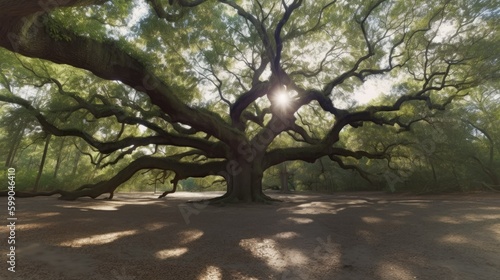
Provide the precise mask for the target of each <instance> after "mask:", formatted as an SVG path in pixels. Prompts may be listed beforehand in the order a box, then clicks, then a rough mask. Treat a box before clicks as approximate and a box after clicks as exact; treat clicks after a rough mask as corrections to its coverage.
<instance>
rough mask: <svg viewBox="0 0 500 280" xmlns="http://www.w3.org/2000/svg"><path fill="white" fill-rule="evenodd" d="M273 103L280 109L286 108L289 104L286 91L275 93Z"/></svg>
mask: <svg viewBox="0 0 500 280" xmlns="http://www.w3.org/2000/svg"><path fill="white" fill-rule="evenodd" d="M275 102H276V104H277V105H278V106H280V107H286V106H288V104H290V96H289V94H288V93H287V92H286V91H279V92H277V93H276V96H275Z"/></svg>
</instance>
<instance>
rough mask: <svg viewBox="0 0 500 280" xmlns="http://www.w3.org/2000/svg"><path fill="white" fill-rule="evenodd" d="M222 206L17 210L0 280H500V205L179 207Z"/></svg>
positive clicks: (447, 199)
mask: <svg viewBox="0 0 500 280" xmlns="http://www.w3.org/2000/svg"><path fill="white" fill-rule="evenodd" d="M217 195H220V193H204V194H199V193H198V194H196V193H176V194H174V195H172V196H171V197H167V198H166V199H164V200H158V199H156V196H155V195H153V194H137V193H132V194H117V195H116V196H115V198H116V199H114V200H113V201H104V200H91V199H81V200H79V201H74V202H67V201H59V200H57V199H56V197H39V198H29V199H18V200H17V201H16V203H17V205H16V206H17V209H16V217H17V218H18V220H17V221H16V231H15V240H16V251H15V254H16V267H15V270H16V272H15V273H12V272H9V271H7V267H8V264H7V263H6V260H7V256H6V254H7V253H8V252H7V248H8V246H9V245H8V244H7V238H6V237H7V236H8V234H9V232H8V227H7V226H2V227H1V230H0V233H1V235H2V236H3V238H2V239H1V243H0V251H1V255H2V256H3V257H2V262H1V263H2V267H1V271H0V278H1V279H26V280H31V279H33V280H34V279H37V280H45V279H47V280H57V279H61V280H72V279H75V280H77V279H82V280H83V279H85V280H87V279H90V280H93V279H96V280H104V279H111V280H132V279H136V280H142V279H174V280H178V279H280V280H285V279H286V280H291V279H474V280H478V279H485V280H492V279H500V278H499V277H500V194H468V195H463V194H462V195H454V194H452V195H432V196H409V195H387V194H383V193H342V194H335V195H318V194H287V195H281V194H274V195H273V196H274V197H278V198H281V199H283V200H284V202H282V203H276V204H272V205H226V206H224V207H216V206H207V205H206V204H202V203H194V204H186V201H188V200H192V199H195V200H197V199H200V198H202V197H212V196H217ZM0 200H2V203H1V208H0V209H4V210H1V212H0V217H1V219H2V221H4V223H5V225H7V224H8V222H7V219H6V218H7V211H6V198H5V197H3V198H0Z"/></svg>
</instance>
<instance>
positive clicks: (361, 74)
mask: <svg viewBox="0 0 500 280" xmlns="http://www.w3.org/2000/svg"><path fill="white" fill-rule="evenodd" d="M496 24H498V3H496V1H481V0H476V1H445V0H438V1H419V0H412V1H396V0H393V1H390V0H386V1H384V0H376V1H375V0H374V1H364V0H363V1H361V0H359V1H323V0H321V1H302V0H294V1H286V0H282V1H228V0H219V1H215V0H214V1H205V0H171V1H162V0H147V1H146V0H137V1H103V0H59V1H55V0H45V1H12V0H0V46H1V47H3V48H5V49H7V50H9V51H11V52H14V53H18V54H21V55H23V56H27V57H32V58H39V59H42V60H44V61H50V62H52V63H57V64H67V65H70V66H72V67H75V68H79V69H83V70H88V71H89V72H87V74H86V75H88V77H89V78H88V79H87V80H86V79H82V80H83V81H86V82H87V83H88V84H85V83H80V84H78V83H76V82H74V83H69V82H68V83H66V82H63V80H64V78H63V77H62V76H64V74H63V73H60V72H59V74H58V75H57V73H56V72H57V71H52V72H51V71H49V70H46V71H39V70H36V69H34V68H30V67H29V66H26V67H27V69H30V71H31V72H32V74H33V75H34V76H35V77H36V78H37V79H38V80H39V81H40V82H42V83H43V84H44V85H49V87H50V88H52V89H54V90H56V91H57V92H58V94H59V96H62V97H64V98H65V100H66V101H64V102H62V103H58V106H56V107H58V108H57V109H54V106H52V107H51V108H48V107H47V108H45V109H44V108H42V107H40V106H34V105H33V103H32V102H31V101H30V100H29V98H27V97H24V98H23V97H21V96H19V95H16V94H15V91H7V92H5V91H3V92H2V94H1V95H0V100H1V101H4V102H10V103H14V104H18V105H20V106H22V107H23V108H24V109H25V110H27V111H29V112H30V113H31V114H32V115H33V116H35V117H36V119H37V121H38V122H39V123H40V125H41V126H42V128H43V130H45V131H46V132H47V133H49V134H52V135H55V136H64V137H78V138H81V139H83V140H84V141H86V142H87V143H88V144H89V145H91V146H92V147H94V148H95V149H97V150H98V151H99V152H100V153H102V154H104V155H109V154H113V155H114V158H113V160H112V161H110V162H109V164H114V163H115V162H116V161H120V160H127V158H130V157H126V155H135V156H134V157H132V159H133V160H131V162H130V163H129V164H128V165H127V166H126V167H125V168H123V169H122V170H121V171H119V172H117V173H116V174H115V175H114V176H113V177H112V178H111V179H109V180H106V181H102V182H99V183H97V184H92V185H84V186H82V187H80V188H78V189H77V190H75V191H71V192H68V191H55V192H54V193H60V194H61V195H62V198H64V199H76V198H78V197H82V196H90V197H97V196H99V195H101V194H103V193H110V194H112V193H113V191H114V190H115V189H116V188H117V187H118V186H119V185H120V184H121V183H123V182H125V181H126V180H128V179H130V178H131V177H132V176H133V174H135V173H136V172H138V171H140V170H144V169H160V170H169V171H172V172H173V173H175V177H174V178H173V180H172V183H173V185H174V188H175V186H176V185H177V182H178V181H179V180H182V179H185V178H189V177H204V176H208V175H219V176H222V177H223V178H224V179H225V181H226V182H227V193H226V194H225V195H224V196H223V197H221V198H218V199H215V200H214V201H219V202H220V201H266V200H270V199H271V198H269V197H268V196H266V195H265V194H264V193H263V190H262V179H263V174H264V171H265V170H266V169H268V168H270V167H272V166H275V165H278V164H280V163H283V162H286V161H294V160H302V161H308V162H314V161H316V160H317V159H318V158H322V157H328V158H329V159H331V160H332V161H334V162H336V163H338V164H339V165H340V166H341V167H342V168H346V169H354V170H358V171H359V172H360V173H361V174H362V175H363V176H365V177H367V176H368V175H367V174H365V173H364V172H363V171H362V170H361V169H359V168H358V167H357V166H355V165H352V164H349V163H348V162H347V161H346V159H347V158H356V159H360V158H363V157H365V158H370V159H381V160H390V159H389V158H388V152H389V149H390V148H391V147H393V145H389V146H386V147H382V148H376V147H374V148H373V149H369V150H352V149H349V147H348V146H347V145H345V143H342V142H341V141H339V140H340V139H341V135H342V133H345V131H346V130H345V129H344V128H346V127H347V126H351V127H355V128H356V127H361V126H362V125H363V124H364V123H373V124H376V125H381V126H389V127H392V128H393V130H392V131H393V132H394V133H396V132H398V131H403V130H408V129H409V128H410V126H411V125H412V124H413V123H415V122H417V121H419V120H422V119H425V117H426V113H425V112H432V111H434V110H444V109H445V107H446V105H447V104H449V103H450V102H452V101H453V99H455V98H457V97H460V96H463V95H465V94H467V92H468V90H469V89H470V88H473V87H475V86H477V85H478V84H480V83H482V82H483V81H484V80H488V79H492V78H496V77H497V75H498V70H495V69H496V68H495V67H497V64H498V40H497V37H498V36H497V34H496V33H495V32H494V30H495V26H496ZM491 48H494V49H496V50H497V51H496V52H495V51H494V50H493V51H489V50H488V49H491ZM4 67H5V65H4ZM90 73H91V74H90ZM82 75H83V74H82ZM372 79H385V80H387V81H389V80H390V81H392V82H393V83H394V86H393V88H392V90H391V91H390V92H387V93H386V94H387V95H388V96H390V98H386V99H385V100H387V102H386V104H373V105H363V106H346V104H348V103H349V102H346V101H345V100H346V99H348V98H349V95H351V94H353V93H355V91H356V90H358V89H359V86H360V85H362V84H363V83H365V82H366V81H369V80H372ZM118 93H119V94H118ZM135 93H140V94H141V96H139V97H137V96H136V95H135ZM51 96H54V95H49V94H48V95H47V98H51ZM146 97H148V98H147V99H146ZM410 104H411V105H414V106H421V107H422V108H425V110H424V109H422V112H424V113H423V114H416V115H415V116H413V117H410V118H409V117H408V116H407V115H403V114H399V111H400V110H401V109H402V108H403V107H404V106H407V105H410ZM82 116H83V117H84V118H92V119H93V120H101V121H103V122H102V123H105V124H109V123H110V122H111V121H113V122H114V123H115V126H112V125H110V127H114V128H117V129H114V128H113V129H111V130H115V132H116V133H108V134H103V133H101V134H99V133H96V132H95V131H92V132H91V131H89V130H86V127H85V126H81V125H79V124H78V125H77V124H76V123H77V122H76V121H75V119H77V118H80V119H81V118H82ZM89 116H90V117H89ZM69 120H71V121H69ZM116 124H118V126H116ZM138 125H139V126H140V127H141V129H140V130H139V132H140V133H138V132H137V130H135V133H129V132H130V131H131V130H133V129H135V128H137V126H138ZM99 135H101V136H102V135H107V136H106V137H100V136H99ZM284 143H287V144H286V145H285V144H284ZM290 143H293V144H290ZM152 146H154V147H156V149H155V152H151V153H149V154H148V153H144V150H141V147H152ZM174 147H175V148H174ZM179 147H181V148H179ZM158 150H161V151H163V153H158V152H157V151H158Z"/></svg>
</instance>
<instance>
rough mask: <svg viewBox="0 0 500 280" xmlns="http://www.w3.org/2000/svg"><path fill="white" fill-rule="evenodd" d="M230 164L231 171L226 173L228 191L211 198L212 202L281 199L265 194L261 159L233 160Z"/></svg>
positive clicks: (247, 201)
mask: <svg viewBox="0 0 500 280" xmlns="http://www.w3.org/2000/svg"><path fill="white" fill-rule="evenodd" d="M232 163H234V164H230V166H229V167H230V168H227V169H230V171H231V172H230V173H228V174H225V176H224V178H225V179H226V182H227V192H226V194H224V195H223V196H221V197H217V198H214V199H211V200H209V202H210V203H211V204H218V203H226V202H227V203H231V202H246V203H251V202H271V201H279V200H277V199H273V198H271V197H269V196H267V195H265V194H264V192H263V190H262V179H263V177H264V169H263V168H262V164H261V163H260V161H259V160H254V161H252V162H247V161H245V160H239V161H236V160H233V161H232Z"/></svg>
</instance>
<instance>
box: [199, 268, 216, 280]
mask: <svg viewBox="0 0 500 280" xmlns="http://www.w3.org/2000/svg"><path fill="white" fill-rule="evenodd" d="M197 279H198V280H221V279H222V272H221V269H220V268H218V267H216V266H213V265H211V266H208V267H207V268H206V269H205V270H204V271H203V273H202V274H201V275H200V276H198V278H197Z"/></svg>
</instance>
